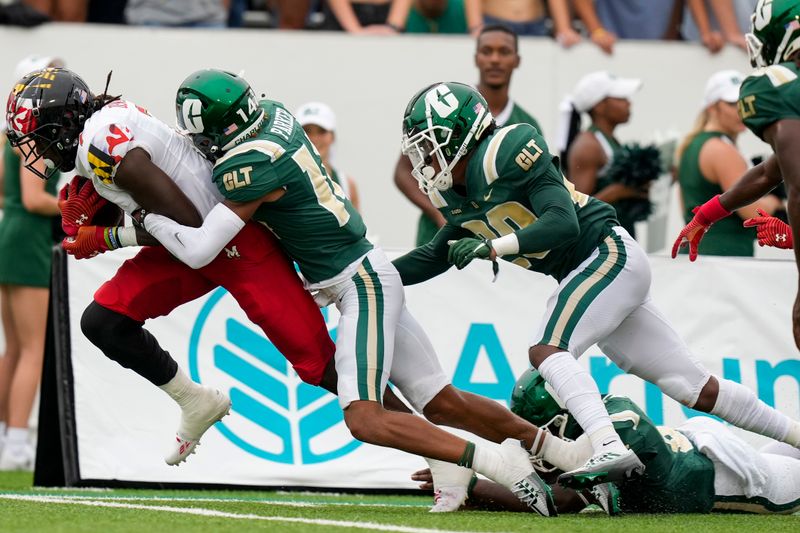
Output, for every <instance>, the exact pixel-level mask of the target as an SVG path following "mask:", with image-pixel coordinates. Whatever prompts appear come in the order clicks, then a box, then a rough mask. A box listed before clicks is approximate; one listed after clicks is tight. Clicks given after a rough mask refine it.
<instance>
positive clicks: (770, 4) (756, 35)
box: [745, 0, 800, 67]
mask: <svg viewBox="0 0 800 533" xmlns="http://www.w3.org/2000/svg"><path fill="white" fill-rule="evenodd" d="M750 23H751V28H750V33H748V34H747V35H745V39H746V41H747V51H748V53H749V54H750V63H751V64H752V65H753V66H754V67H766V66H769V65H773V64H775V63H781V62H783V61H787V60H788V59H789V58H790V57H791V56H792V54H794V53H795V52H797V51H798V50H800V2H798V1H797V0H759V1H758V4H757V5H756V9H755V11H754V12H753V15H752V16H751V17H750Z"/></svg>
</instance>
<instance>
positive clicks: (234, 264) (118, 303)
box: [94, 222, 335, 385]
mask: <svg viewBox="0 0 800 533" xmlns="http://www.w3.org/2000/svg"><path fill="white" fill-rule="evenodd" d="M218 286H221V287H224V288H225V289H227V290H228V292H229V293H231V295H232V296H233V297H234V298H235V299H236V301H237V302H238V303H239V305H240V306H241V308H242V309H243V310H244V312H245V313H246V314H247V317H248V318H249V319H250V320H251V321H252V322H253V323H254V324H256V325H258V326H259V327H261V329H262V330H263V331H264V333H265V334H266V335H267V337H269V339H270V341H272V343H273V344H274V345H275V347H276V348H277V349H278V350H279V351H280V352H281V353H282V354H283V355H284V357H286V359H287V360H288V361H289V362H290V363H291V364H292V366H293V367H294V369H295V371H296V372H297V374H298V375H299V376H300V378H301V379H302V380H303V381H305V382H306V383H311V384H312V385H318V384H319V383H320V381H321V380H322V374H323V372H324V370H325V366H326V365H327V364H328V361H330V359H331V357H333V353H334V350H335V346H334V344H333V341H332V340H331V338H330V335H328V329H327V327H326V326H325V322H324V321H323V319H322V314H321V313H320V311H319V308H318V307H317V305H316V304H315V303H314V300H313V298H311V295H310V294H309V293H308V291H306V290H305V289H304V288H303V284H302V283H301V281H300V278H299V276H298V275H297V273H296V272H295V270H294V266H293V265H292V263H291V261H290V260H289V258H288V257H287V256H286V255H285V254H284V253H283V251H282V250H281V249H280V247H279V245H278V242H277V240H276V238H275V237H274V236H273V235H272V234H271V233H270V232H269V231H268V230H267V229H266V228H264V227H263V226H261V225H260V224H257V223H255V222H248V223H247V224H246V225H245V227H244V228H242V230H241V231H240V232H239V234H238V235H236V237H234V238H233V240H231V242H229V243H228V245H227V246H226V247H225V249H224V250H223V251H222V252H220V254H219V255H218V256H217V257H216V258H215V259H214V260H213V261H212V262H211V263H209V264H208V265H206V266H204V267H203V268H200V269H197V270H194V269H192V268H190V267H188V266H186V265H185V264H184V263H181V262H180V261H179V260H177V259H176V258H174V257H173V256H172V255H171V254H170V253H169V252H168V251H167V250H166V249H165V248H163V247H160V246H153V247H146V248H144V249H142V251H140V252H139V253H138V254H137V255H136V257H134V258H133V259H129V260H127V261H125V262H124V263H123V264H122V266H120V268H119V270H117V273H116V274H115V275H114V277H113V278H111V279H110V280H108V281H107V282H105V283H104V284H103V285H102V286H101V287H100V288H99V289H98V290H97V292H96V293H95V295H94V300H95V301H96V302H97V303H98V304H100V305H102V306H103V307H105V308H107V309H110V310H112V311H115V312H117V313H120V314H122V315H125V316H127V317H129V318H131V319H133V320H136V321H138V322H144V321H145V320H147V319H150V318H156V317H159V316H164V315H167V314H169V313H170V312H171V311H172V310H173V309H175V308H176V307H178V306H179V305H181V304H184V303H186V302H190V301H192V300H194V299H195V298H199V297H200V296H202V295H204V294H206V293H208V292H209V291H211V290H212V289H214V288H216V287H218Z"/></svg>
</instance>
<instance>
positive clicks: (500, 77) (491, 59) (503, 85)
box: [394, 25, 542, 246]
mask: <svg viewBox="0 0 800 533" xmlns="http://www.w3.org/2000/svg"><path fill="white" fill-rule="evenodd" d="M518 40H519V39H518V37H517V34H516V33H514V32H513V31H512V30H510V29H508V27H506V26H502V25H486V26H484V27H483V28H482V29H481V31H480V34H479V35H478V38H477V41H476V50H475V66H476V67H478V84H477V85H476V89H477V90H478V91H479V92H480V93H481V95H483V97H484V98H485V99H486V101H487V102H488V103H489V109H490V111H491V112H492V114H493V115H494V116H495V122H496V123H497V124H498V125H501V126H503V125H509V124H522V123H525V124H531V125H532V126H534V127H535V128H536V129H537V130H538V131H539V133H542V128H541V126H540V125H539V123H538V122H537V121H536V119H535V118H533V117H532V116H531V115H530V114H529V113H528V112H527V111H525V110H524V109H522V108H521V107H520V106H519V105H517V103H516V102H514V101H513V100H512V99H511V98H510V96H509V93H510V89H511V77H512V75H513V73H514V70H516V69H517V67H519V65H520V61H521V58H520V56H519V52H518ZM394 183H395V185H396V186H397V188H398V189H400V192H402V193H403V194H404V195H405V197H406V198H408V199H409V200H410V201H411V202H412V203H413V204H414V205H416V206H417V207H419V208H420V209H421V210H422V214H421V215H420V218H419V222H418V224H417V237H416V245H417V246H420V245H423V244H425V243H427V242H428V241H430V240H431V238H433V236H434V235H435V234H436V230H438V229H439V228H440V227H442V226H443V225H444V223H445V221H444V217H442V215H441V214H440V213H439V211H438V210H437V209H436V207H434V205H433V204H432V203H431V201H430V200H429V199H428V197H427V196H426V195H425V193H423V192H422V191H420V189H419V185H418V184H417V180H415V179H414V177H413V176H412V175H411V167H410V166H409V162H408V159H407V158H405V157H403V156H402V155H401V156H400V158H399V159H398V160H397V163H396V164H395V169H394Z"/></svg>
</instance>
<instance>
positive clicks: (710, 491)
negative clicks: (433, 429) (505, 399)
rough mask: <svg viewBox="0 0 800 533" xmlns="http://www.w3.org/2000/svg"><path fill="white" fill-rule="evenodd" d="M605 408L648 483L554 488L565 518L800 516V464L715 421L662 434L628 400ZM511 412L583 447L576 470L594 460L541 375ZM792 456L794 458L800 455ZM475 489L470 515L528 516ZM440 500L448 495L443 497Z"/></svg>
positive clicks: (426, 478)
mask: <svg viewBox="0 0 800 533" xmlns="http://www.w3.org/2000/svg"><path fill="white" fill-rule="evenodd" d="M603 403H604V404H605V406H606V409H607V410H608V413H609V415H610V416H611V420H612V421H613V424H614V429H615V430H616V432H617V434H619V436H620V439H621V440H622V442H623V443H624V444H625V445H627V446H629V447H630V448H631V450H633V451H634V452H636V455H637V456H638V457H639V458H640V459H641V460H642V462H643V463H644V464H645V466H646V469H645V471H644V475H643V476H642V477H640V478H638V479H633V480H627V481H621V482H618V483H616V484H612V483H606V484H604V485H596V486H595V487H594V488H593V490H592V492H591V493H588V492H584V493H578V492H575V491H573V490H570V489H563V488H559V489H557V488H555V487H554V488H553V493H554V496H555V503H556V507H557V508H558V512H559V513H568V512H577V511H580V510H581V509H583V508H584V507H586V505H587V504H588V503H597V504H599V505H600V506H601V507H602V508H603V509H604V510H605V511H606V512H608V513H609V514H616V513H618V512H626V513H708V512H711V511H712V510H720V511H742V512H750V513H779V514H792V513H794V512H797V511H798V510H800V459H798V458H797V457H796V456H795V457H787V456H784V455H776V454H774V453H765V450H764V449H762V450H761V451H758V450H756V449H755V448H753V447H752V446H750V445H749V444H747V443H746V442H744V441H743V440H742V439H740V438H739V437H737V436H736V435H734V434H733V433H732V432H731V431H730V430H729V429H728V428H727V427H726V426H725V425H724V424H722V423H720V422H717V421H716V420H713V419H711V418H707V417H700V416H698V417H694V418H691V419H689V420H688V421H686V422H685V423H684V424H681V425H680V426H678V428H676V429H673V428H669V427H664V426H658V427H656V426H655V424H653V422H652V420H650V418H648V417H647V415H646V414H645V413H644V411H642V410H641V409H640V408H639V406H637V405H636V404H635V403H634V402H633V401H631V400H630V399H628V398H625V397H622V396H612V395H607V396H604V397H603ZM511 409H512V411H514V412H515V413H517V414H518V415H520V416H522V417H524V418H525V419H526V420H529V421H530V422H533V423H534V424H537V425H539V426H540V427H543V428H547V430H548V431H550V432H552V433H553V434H555V435H559V436H561V437H563V438H567V439H573V440H575V441H576V443H579V445H580V446H581V447H582V449H583V450H584V452H583V457H576V458H575V461H576V463H575V464H579V463H578V462H577V461H580V460H582V459H584V458H588V457H589V456H590V455H591V453H592V449H591V445H590V443H589V442H588V438H587V437H586V435H585V434H584V433H583V431H582V430H581V428H580V425H578V423H577V422H576V421H575V419H574V417H572V416H571V415H570V413H569V412H568V411H567V410H566V409H564V406H563V404H562V403H561V401H560V400H559V399H558V397H557V396H555V395H554V394H553V392H552V389H551V388H550V387H549V385H547V383H546V382H545V381H544V379H543V378H542V376H541V374H539V372H537V371H536V370H533V369H530V370H528V371H526V372H525V373H524V374H523V375H522V377H521V378H520V379H519V381H517V384H516V385H515V387H514V392H513V395H512V398H511ZM773 442H774V441H773ZM775 444H777V443H775ZM791 450H792V451H793V452H796V448H792V449H791ZM560 466H561V467H562V468H570V467H571V465H568V464H565V465H560ZM537 469H538V470H539V471H540V473H541V475H542V476H543V477H547V476H549V475H550V474H553V473H556V472H557V470H554V469H555V467H551V466H549V465H545V464H544V463H541V462H540V463H538V464H537ZM462 470H463V469H462ZM451 475H454V476H458V475H461V476H463V473H461V474H459V473H458V472H457V471H456V472H454V473H451ZM412 479H414V480H417V481H422V482H423V484H422V485H421V488H423V489H427V490H430V489H431V488H433V487H432V485H433V484H432V482H431V481H432V480H431V476H430V472H429V471H427V470H425V471H420V472H416V473H415V474H414V475H413V476H412ZM462 479H463V477H462ZM467 479H469V478H467ZM469 483H470V490H469V498H468V500H467V506H468V507H470V508H490V509H495V510H507V511H527V509H525V508H523V507H522V506H520V505H519V501H518V500H517V499H516V498H514V497H513V495H512V494H510V493H509V492H508V491H507V490H506V489H504V488H503V487H500V486H498V485H497V484H496V483H492V482H491V481H487V480H478V479H477V478H472V479H471V480H469ZM436 497H437V499H439V500H442V499H443V498H444V495H442V494H441V492H439V493H437V494H436ZM444 499H446V498H444ZM434 507H435V508H436V507H437V506H436V505H435V506H434ZM438 507H439V508H440V509H439V510H444V509H441V507H442V506H441V505H438Z"/></svg>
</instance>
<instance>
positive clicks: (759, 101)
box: [739, 62, 800, 140]
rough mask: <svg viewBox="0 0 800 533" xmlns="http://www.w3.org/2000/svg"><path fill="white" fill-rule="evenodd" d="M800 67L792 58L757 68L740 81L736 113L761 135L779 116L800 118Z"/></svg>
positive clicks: (761, 136) (749, 127)
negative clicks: (788, 60)
mask: <svg viewBox="0 0 800 533" xmlns="http://www.w3.org/2000/svg"><path fill="white" fill-rule="evenodd" d="M798 74H800V69H798V68H797V65H795V64H794V62H788V63H780V64H777V65H771V66H768V67H763V68H760V69H757V70H756V71H754V72H753V74H751V75H750V76H748V77H747V78H745V80H744V81H743V82H742V87H741V89H740V90H739V115H740V116H741V117H742V120H743V121H744V124H745V126H747V128H748V129H750V131H752V132H753V133H754V134H756V136H757V137H758V138H760V139H762V140H763V139H764V130H765V129H767V127H769V126H770V125H772V124H774V123H775V122H777V121H779V120H782V119H786V118H788V119H800V82H798Z"/></svg>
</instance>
